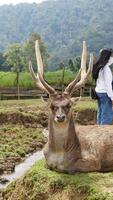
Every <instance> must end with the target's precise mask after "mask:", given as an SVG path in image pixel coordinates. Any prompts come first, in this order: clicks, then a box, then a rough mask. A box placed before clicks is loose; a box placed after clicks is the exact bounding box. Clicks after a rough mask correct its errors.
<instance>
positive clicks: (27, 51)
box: [22, 33, 49, 71]
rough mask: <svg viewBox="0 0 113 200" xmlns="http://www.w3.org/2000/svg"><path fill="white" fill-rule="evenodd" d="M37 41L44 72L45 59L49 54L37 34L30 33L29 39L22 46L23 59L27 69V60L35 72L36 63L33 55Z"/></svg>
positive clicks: (46, 64)
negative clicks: (30, 62)
mask: <svg viewBox="0 0 113 200" xmlns="http://www.w3.org/2000/svg"><path fill="white" fill-rule="evenodd" d="M36 40H38V42H39V46H40V52H41V56H42V60H43V64H44V67H45V70H47V66H48V63H47V59H48V58H49V54H48V52H47V47H46V45H45V44H44V42H43V40H42V38H41V37H40V35H39V34H37V33H32V34H31V35H30V36H29V38H28V39H27V40H26V41H25V43H24V44H23V47H22V49H23V55H24V58H25V61H24V62H25V66H26V67H28V62H29V60H31V61H32V63H33V66H34V68H35V71H36V70H37V63H36V55H35V41H36Z"/></svg>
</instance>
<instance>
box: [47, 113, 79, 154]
mask: <svg viewBox="0 0 113 200" xmlns="http://www.w3.org/2000/svg"><path fill="white" fill-rule="evenodd" d="M48 142H49V146H50V147H51V149H52V150H53V151H57V152H58V151H68V149H70V148H77V147H78V146H79V140H78V137H77V134H76V130H75V125H74V120H73V116H72V113H71V114H70V117H69V120H68V121H67V122H64V123H57V122H54V121H53V119H52V115H51V116H50V119H49V141H48Z"/></svg>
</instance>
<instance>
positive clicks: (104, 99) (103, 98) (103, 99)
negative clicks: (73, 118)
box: [97, 93, 113, 125]
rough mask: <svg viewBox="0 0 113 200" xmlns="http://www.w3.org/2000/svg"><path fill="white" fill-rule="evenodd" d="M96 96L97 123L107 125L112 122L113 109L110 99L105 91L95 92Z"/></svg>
mask: <svg viewBox="0 0 113 200" xmlns="http://www.w3.org/2000/svg"><path fill="white" fill-rule="evenodd" d="M97 96H98V112H97V124H99V125H107V124H112V120H113V110H112V101H111V99H110V98H109V97H108V95H107V93H97Z"/></svg>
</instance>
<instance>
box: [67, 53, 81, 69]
mask: <svg viewBox="0 0 113 200" xmlns="http://www.w3.org/2000/svg"><path fill="white" fill-rule="evenodd" d="M80 64H81V58H80V57H79V56H77V57H74V58H73V59H70V60H69V62H68V68H69V69H70V70H71V71H72V72H77V71H78V70H79V68H80Z"/></svg>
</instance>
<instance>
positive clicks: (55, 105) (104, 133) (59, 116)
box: [29, 40, 113, 173]
mask: <svg viewBox="0 0 113 200" xmlns="http://www.w3.org/2000/svg"><path fill="white" fill-rule="evenodd" d="M35 53H36V61H37V67H38V69H37V74H36V73H35V72H34V70H33V67H32V63H31V61H30V62H29V71H30V73H31V76H32V78H33V79H34V81H35V82H36V85H37V87H38V88H39V89H40V90H42V91H43V92H46V93H47V94H49V110H50V113H49V122H48V132H49V134H48V141H47V143H46V144H45V147H44V149H43V153H44V157H45V163H46V166H47V168H48V169H50V170H54V171H58V172H63V173H75V172H95V171H100V172H107V171H112V170H113V127H112V126H98V125H93V126H91V127H89V128H87V127H84V128H82V131H79V132H78V131H77V130H76V126H75V123H74V119H73V114H72V99H71V96H72V94H73V92H74V91H76V90H77V89H80V88H81V87H83V86H84V85H85V83H86V81H87V79H88V77H89V75H90V73H91V70H92V66H93V54H92V53H90V60H89V67H87V66H86V65H87V46H86V41H83V50H82V56H81V67H80V70H79V72H78V74H77V76H76V77H75V79H74V80H73V81H72V82H70V83H69V85H68V86H67V87H66V88H65V90H64V91H63V92H62V94H60V93H58V92H57V91H56V90H55V89H54V88H53V87H52V86H50V85H49V84H48V83H47V82H46V81H45V79H44V66H43V61H42V57H41V52H40V47H39V43H38V40H37V41H36V43H35Z"/></svg>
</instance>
